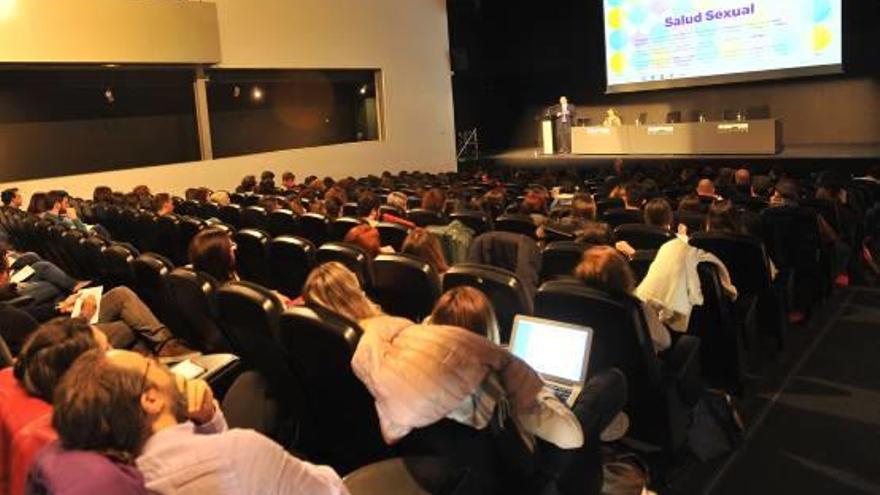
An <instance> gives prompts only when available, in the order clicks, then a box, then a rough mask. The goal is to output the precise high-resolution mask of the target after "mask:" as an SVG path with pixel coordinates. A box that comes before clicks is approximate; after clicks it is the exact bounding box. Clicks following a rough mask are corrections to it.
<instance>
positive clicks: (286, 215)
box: [266, 210, 299, 237]
mask: <svg viewBox="0 0 880 495" xmlns="http://www.w3.org/2000/svg"><path fill="white" fill-rule="evenodd" d="M266 230H267V231H268V232H269V234H271V235H272V236H273V237H278V236H280V235H298V232H299V222H298V221H297V218H296V215H294V214H293V212H292V211H290V210H275V211H273V212H272V213H269V216H268V217H267V218H266Z"/></svg>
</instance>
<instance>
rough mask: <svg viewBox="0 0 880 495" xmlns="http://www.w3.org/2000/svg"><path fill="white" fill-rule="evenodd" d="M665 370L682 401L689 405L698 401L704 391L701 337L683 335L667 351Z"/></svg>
mask: <svg viewBox="0 0 880 495" xmlns="http://www.w3.org/2000/svg"><path fill="white" fill-rule="evenodd" d="M664 370H665V375H666V378H667V380H669V381H670V382H672V383H673V384H674V385H675V387H676V389H677V390H678V395H679V397H680V398H681V400H682V402H684V403H685V404H687V405H689V406H693V405H694V404H696V403H697V400H699V398H700V396H701V395H702V393H703V378H702V369H701V367H700V339H699V338H697V337H694V336H692V335H682V336H681V337H679V338H678V340H677V341H676V342H675V345H673V346H672V348H671V349H669V351H668V352H667V353H666V356H665V359H664Z"/></svg>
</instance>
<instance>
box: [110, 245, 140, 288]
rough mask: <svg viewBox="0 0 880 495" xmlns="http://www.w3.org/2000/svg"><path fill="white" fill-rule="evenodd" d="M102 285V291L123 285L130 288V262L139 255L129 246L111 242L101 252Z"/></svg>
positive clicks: (132, 275)
mask: <svg viewBox="0 0 880 495" xmlns="http://www.w3.org/2000/svg"><path fill="white" fill-rule="evenodd" d="M102 254H103V262H104V263H103V266H104V273H103V276H104V278H103V281H102V282H103V283H104V290H105V291H107V290H109V289H111V288H113V287H118V286H120V285H124V286H126V287H131V286H132V285H133V284H134V273H133V272H132V269H131V262H132V261H133V260H134V259H135V257H137V256H138V255H139V254H140V253H138V252H137V250H136V249H135V248H134V247H132V246H131V245H128V244H124V243H119V242H113V243H111V244H110V245H109V246H107V248H106V249H104V250H103V252H102Z"/></svg>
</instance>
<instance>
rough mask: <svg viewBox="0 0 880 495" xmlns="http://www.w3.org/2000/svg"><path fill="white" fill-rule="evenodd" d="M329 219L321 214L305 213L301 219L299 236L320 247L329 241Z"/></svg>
mask: <svg viewBox="0 0 880 495" xmlns="http://www.w3.org/2000/svg"><path fill="white" fill-rule="evenodd" d="M327 224H328V222H327V217H325V216H324V215H321V214H319V213H305V214H303V215H302V216H300V217H299V235H300V237H305V238H306V239H308V240H310V241H312V244H314V245H315V246H320V245H321V244H324V242H326V241H327Z"/></svg>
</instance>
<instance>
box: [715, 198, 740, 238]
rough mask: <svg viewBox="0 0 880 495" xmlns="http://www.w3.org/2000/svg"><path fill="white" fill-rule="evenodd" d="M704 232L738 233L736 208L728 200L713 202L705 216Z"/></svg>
mask: <svg viewBox="0 0 880 495" xmlns="http://www.w3.org/2000/svg"><path fill="white" fill-rule="evenodd" d="M706 230H709V231H712V232H736V233H738V232H740V230H741V229H740V227H739V222H738V218H737V213H736V208H735V207H734V205H733V202H732V201H730V200H729V199H722V200H719V201H713V202H712V204H711V205H710V206H709V211H708V212H707V214H706Z"/></svg>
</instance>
